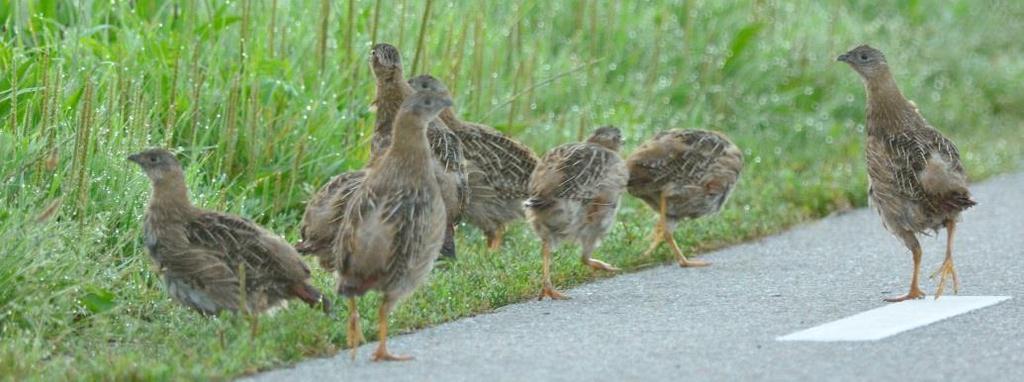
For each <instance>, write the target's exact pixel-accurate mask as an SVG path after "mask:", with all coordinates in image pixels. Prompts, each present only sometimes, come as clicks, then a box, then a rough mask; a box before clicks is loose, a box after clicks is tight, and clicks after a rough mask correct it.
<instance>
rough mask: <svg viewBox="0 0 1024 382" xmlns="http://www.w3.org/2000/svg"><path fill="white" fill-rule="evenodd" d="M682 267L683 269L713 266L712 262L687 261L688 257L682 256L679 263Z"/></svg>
mask: <svg viewBox="0 0 1024 382" xmlns="http://www.w3.org/2000/svg"><path fill="white" fill-rule="evenodd" d="M677 263H679V266H680V267H683V268H700V267H706V266H709V265H711V262H708V261H704V260H696V259H687V258H686V256H681V257H680V258H679V260H678V261H677Z"/></svg>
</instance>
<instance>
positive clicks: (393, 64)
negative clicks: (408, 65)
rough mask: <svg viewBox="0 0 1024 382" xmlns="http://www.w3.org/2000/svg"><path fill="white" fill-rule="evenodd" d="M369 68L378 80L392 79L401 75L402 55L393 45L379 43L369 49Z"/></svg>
mask: <svg viewBox="0 0 1024 382" xmlns="http://www.w3.org/2000/svg"><path fill="white" fill-rule="evenodd" d="M370 67H371V68H373V74H374V76H376V77H377V78H378V79H393V78H394V77H395V76H396V75H397V76H398V78H401V75H402V55H401V54H399V53H398V48H396V47H395V46H394V45H391V44H386V43H380V44H376V45H374V46H373V48H371V49H370Z"/></svg>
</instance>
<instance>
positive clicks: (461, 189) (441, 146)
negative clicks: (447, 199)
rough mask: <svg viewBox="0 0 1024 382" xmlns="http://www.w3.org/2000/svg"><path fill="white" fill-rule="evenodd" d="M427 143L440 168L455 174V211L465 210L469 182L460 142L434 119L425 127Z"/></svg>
mask: <svg viewBox="0 0 1024 382" xmlns="http://www.w3.org/2000/svg"><path fill="white" fill-rule="evenodd" d="M427 141H429V142H430V149H431V151H432V152H433V153H434V158H436V159H437V162H438V163H439V165H440V166H441V168H443V169H444V171H445V172H447V173H449V174H456V178H457V179H456V183H457V184H456V192H457V193H458V195H457V197H458V208H456V210H458V211H462V210H465V208H466V205H467V204H468V203H469V180H468V179H467V178H466V163H465V150H463V147H462V141H461V140H459V137H458V136H457V135H455V133H454V132H452V130H451V129H449V128H448V127H447V125H445V124H444V122H442V121H441V120H440V119H434V120H432V121H430V124H428V125H427Z"/></svg>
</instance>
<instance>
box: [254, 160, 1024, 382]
mask: <svg viewBox="0 0 1024 382" xmlns="http://www.w3.org/2000/svg"><path fill="white" fill-rule="evenodd" d="M972 190H973V192H974V195H975V199H977V200H978V202H979V205H978V206H977V207H975V208H973V209H971V210H969V211H968V212H966V213H965V214H964V216H963V221H962V222H961V224H960V225H959V227H958V232H957V237H956V252H955V255H954V259H955V260H956V265H957V270H958V272H959V275H960V279H961V283H962V288H961V290H960V294H961V295H1009V296H1014V298H1013V299H1011V300H1009V301H1007V302H1004V303H1001V304H999V305H996V306H993V307H988V308H985V309H981V310H977V311H973V312H970V313H967V314H964V315H960V316H957V317H954V318H951V319H948V320H944V321H941V322H938V323H936V324H932V325H929V326H926V327H923V328H918V329H915V330H912V331H908V332H904V333H901V334H898V335H896V336H893V337H889V338H886V339H883V340H880V341H876V342H857V343H850V342H845V343H805V342H778V341H776V340H775V338H776V337H777V336H781V335H785V334H788V333H791V332H794V331H797V330H801V329H806V328H809V327H812V326H815V325H818V324H821V323H825V322H829V321H832V320H836V319H839V318H843V317H846V316H849V315H852V314H855V313H858V312H862V311H865V310H870V309H873V308H877V307H880V306H882V305H884V304H885V303H883V302H882V301H881V298H882V297H885V296H891V295H897V294H902V293H904V292H906V287H907V283H908V282H909V277H910V270H911V261H910V254H909V252H908V251H907V250H906V249H904V248H903V246H902V244H900V243H899V242H898V241H897V240H896V239H895V238H893V237H892V236H890V235H889V234H888V233H887V232H885V231H884V230H883V228H882V226H881V224H880V222H879V218H878V217H877V216H876V215H875V213H874V212H872V211H868V210H857V211H853V212H850V213H846V214H843V215H839V216H834V217H830V218H827V219H824V220H821V221H818V222H814V223H811V224H807V225H803V226H800V227H797V228H795V229H793V230H791V231H788V232H786V233H783V234H781V235H777V236H772V237H768V238H765V239H762V240H759V241H755V242H750V243H746V244H742V245H737V246H734V247H730V248H727V249H724V250H720V251H716V252H713V253H709V254H707V255H705V256H704V257H703V258H704V259H707V260H710V261H712V262H714V265H713V266H712V267H710V268H703V269H680V268H678V267H675V266H663V267H657V268H654V269H649V270H645V271H642V272H637V273H632V274H626V275H622V276H618V277H614V278H610V279H605V280H601V281H598V282H594V283H591V284H587V285H584V286H582V287H579V288H576V289H572V290H568V291H566V292H567V294H568V295H570V296H571V297H572V300H569V301H550V300H545V301H543V302H537V301H531V302H526V303H522V304H516V305H510V306H507V307H504V308H501V309H498V310H497V311H496V312H493V313H490V314H485V315H481V316H477V317H472V318H467V319H463V320H459V321H456V322H452V323H448V324H444V325H440V326H437V327H434V328H429V329H425V330H421V331H418V332H415V333H411V334H406V335H401V336H397V337H394V338H392V340H391V341H392V342H391V343H390V344H389V345H390V347H391V349H392V351H395V352H396V353H400V354H411V355H414V356H416V357H417V358H416V360H414V361H411V362H405V363H372V362H369V361H368V359H369V357H370V354H371V352H372V351H373V346H374V345H375V344H367V345H365V346H363V347H362V348H361V349H360V351H359V356H358V358H357V359H356V360H355V361H352V360H350V359H349V358H348V353H347V352H345V353H343V354H339V355H337V356H335V357H333V358H327V359H315V360H310V361H307V362H303V363H301V364H299V365H297V366H295V367H292V368H287V369H281V370H275V371H271V372H268V373H264V374H260V375H256V376H253V377H252V379H253V380H259V381H296V380H358V381H376V380H387V381H481V380H487V381H621V380H722V381H736V380H784V381H796V380H816V381H817V380H837V381H845V380H901V381H902V380H957V381H970V380H977V381H993V380H1007V381H1010V380H1016V381H1021V380H1024V327H1022V326H1021V319H1022V318H1024V293H1022V292H1024V283H1022V281H1024V280H1022V275H1024V173H1021V174H1014V175H1006V176H1002V177H998V178H994V179H992V180H989V181H987V182H985V183H983V184H978V185H975V186H973V187H972ZM922 245H924V248H925V257H924V261H923V263H922V264H923V267H922V273H923V274H924V275H925V276H927V275H929V274H931V272H932V271H934V270H935V269H937V268H938V266H939V265H940V264H941V261H942V254H943V250H944V245H945V234H944V233H940V234H939V235H937V236H936V237H933V238H928V237H925V238H923V240H922ZM923 281H924V283H923V284H922V288H923V289H924V290H925V291H926V292H927V293H929V294H931V293H932V292H933V291H934V287H935V284H934V282H930V281H929V280H928V279H927V278H925V279H924V280H923Z"/></svg>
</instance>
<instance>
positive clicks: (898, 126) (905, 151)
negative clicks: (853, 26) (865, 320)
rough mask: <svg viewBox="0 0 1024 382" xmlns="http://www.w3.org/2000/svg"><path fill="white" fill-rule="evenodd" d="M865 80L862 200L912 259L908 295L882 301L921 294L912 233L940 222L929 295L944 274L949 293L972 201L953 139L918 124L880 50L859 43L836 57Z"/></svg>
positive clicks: (957, 283)
mask: <svg viewBox="0 0 1024 382" xmlns="http://www.w3.org/2000/svg"><path fill="white" fill-rule="evenodd" d="M838 60H839V61H842V62H845V63H847V64H849V65H850V67H851V68H853V69H854V70H855V71H856V72H857V73H858V74H860V76H861V79H862V80H863V82H864V88H865V89H866V92H867V97H868V101H867V130H868V131H867V139H866V142H865V151H866V153H865V157H866V158H867V169H868V180H869V187H868V197H869V198H870V200H871V204H872V206H873V207H874V208H875V210H876V211H878V213H879V215H881V216H882V223H883V224H884V225H885V228H886V229H888V230H889V231H890V232H892V233H893V234H894V235H896V236H897V237H898V238H900V239H902V240H903V243H904V244H905V245H906V246H907V248H909V249H910V251H911V253H912V254H913V257H914V273H913V275H912V276H911V279H910V292H908V293H907V294H906V295H905V296H902V297H895V298H889V299H886V301H889V302H898V301H903V300H907V299H915V298H921V297H924V295H925V294H924V292H921V289H919V288H918V273H919V272H920V268H921V254H922V253H921V245H920V244H919V243H918V241H917V237H916V235H917V234H919V233H924V232H925V231H927V230H934V231H938V229H939V228H942V227H945V228H946V234H947V235H948V236H947V238H946V259H945V261H943V263H942V266H941V267H939V269H938V270H937V271H936V272H935V273H934V274H932V277H935V275H939V276H940V278H939V286H938V289H937V290H936V291H935V298H939V297H940V296H942V291H943V288H944V287H945V285H946V281H947V279H951V280H952V282H953V291H954V293H956V292H958V291H959V288H960V281H959V279H958V278H957V275H956V270H955V269H954V268H953V233H954V231H955V228H956V221H957V218H958V217H959V216H960V212H961V211H963V210H965V209H967V208H970V207H971V206H973V205H975V204H976V203H975V202H974V200H972V199H971V194H970V191H969V190H968V189H967V175H966V174H965V173H964V168H963V165H962V164H961V163H960V153H959V151H957V148H956V145H954V144H953V142H952V141H950V140H949V139H947V138H946V137H944V136H942V133H939V131H938V130H936V129H935V128H933V127H932V126H930V125H929V124H928V122H927V121H925V119H924V117H922V116H921V114H920V113H919V112H918V110H917V107H916V106H914V104H913V103H911V102H909V101H907V99H906V98H904V97H903V94H902V93H900V89H899V87H897V86H896V81H895V80H894V79H893V77H892V73H890V72H889V64H888V63H887V62H886V60H885V55H883V54H882V52H880V51H878V50H877V49H874V48H872V47H870V46H867V45H861V46H858V47H856V48H854V49H853V50H850V51H849V52H846V53H845V54H843V55H841V56H839V58H838Z"/></svg>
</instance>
